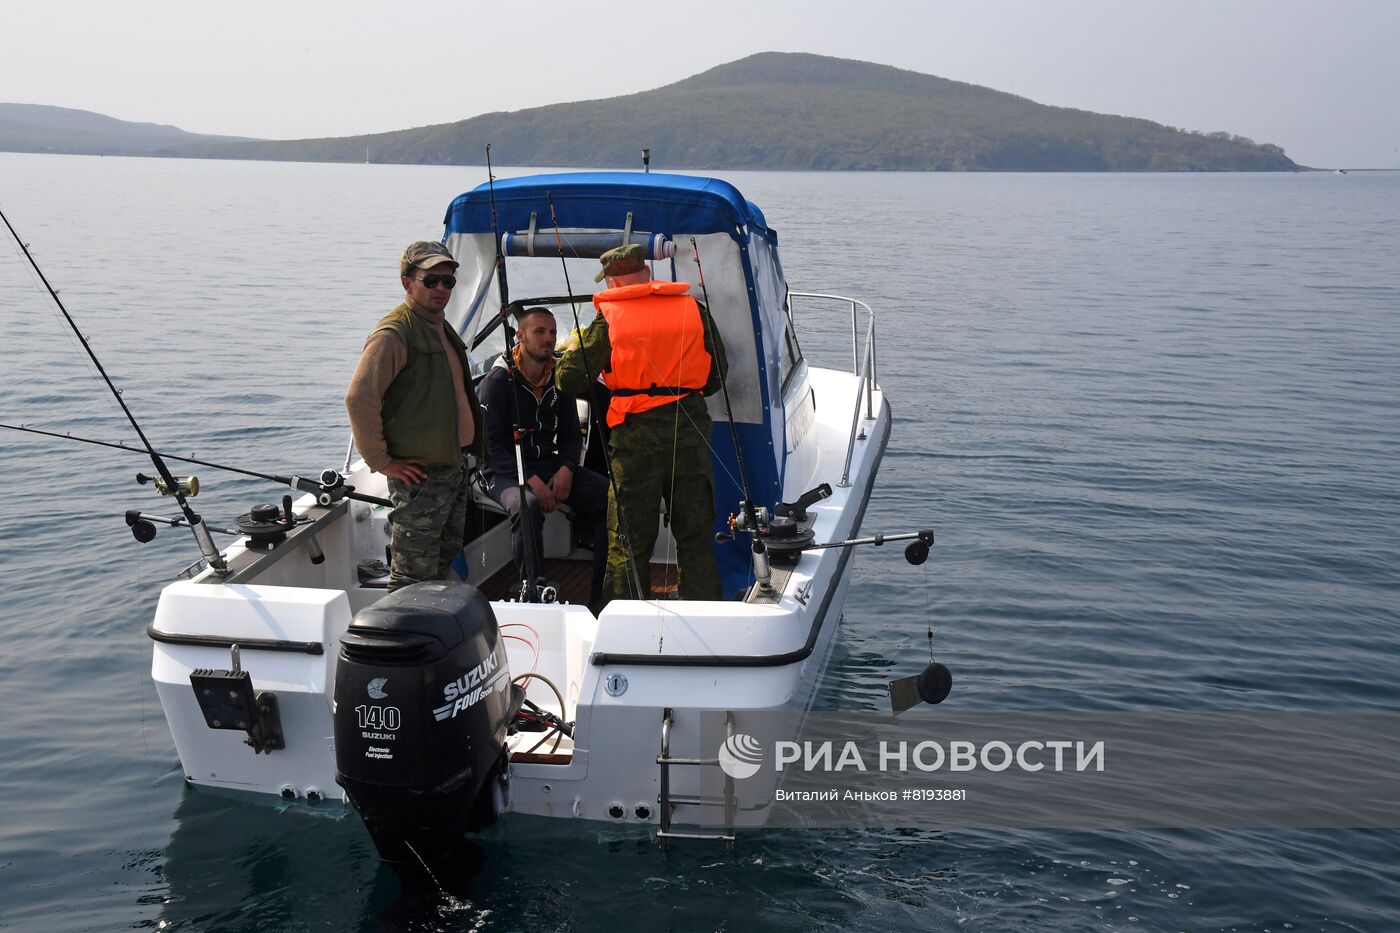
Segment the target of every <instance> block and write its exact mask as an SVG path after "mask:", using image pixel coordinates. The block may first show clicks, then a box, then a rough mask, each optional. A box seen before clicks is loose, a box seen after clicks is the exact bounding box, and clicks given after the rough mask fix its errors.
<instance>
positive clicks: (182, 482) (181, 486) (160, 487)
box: [136, 473, 199, 499]
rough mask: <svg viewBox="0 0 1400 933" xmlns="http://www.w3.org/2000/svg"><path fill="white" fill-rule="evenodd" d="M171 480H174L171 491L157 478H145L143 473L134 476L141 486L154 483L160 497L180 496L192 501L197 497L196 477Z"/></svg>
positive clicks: (180, 477) (197, 480)
mask: <svg viewBox="0 0 1400 933" xmlns="http://www.w3.org/2000/svg"><path fill="white" fill-rule="evenodd" d="M173 479H174V480H175V488H174V489H171V488H170V484H169V483H167V482H166V481H165V480H163V479H161V478H160V477H159V476H147V475H146V474H145V473H137V474H136V482H138V483H140V484H141V485H142V486H144V485H146V484H147V483H154V484H155V487H156V492H158V493H160V494H161V495H162V496H174V495H181V496H185V497H187V498H191V499H193V498H194V497H195V496H197V495H199V477H198V476H176V477H173Z"/></svg>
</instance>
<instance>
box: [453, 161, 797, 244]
mask: <svg viewBox="0 0 1400 933" xmlns="http://www.w3.org/2000/svg"><path fill="white" fill-rule="evenodd" d="M546 193H548V195H549V197H550V198H552V199H553V201H554V209H555V212H556V213H557V214H558V218H559V226H561V227H567V228H574V229H579V228H585V229H586V228H604V229H621V228H622V226H623V223H624V221H625V218H626V216H627V213H628V212H629V211H630V212H631V213H632V227H633V229H635V230H646V231H651V232H656V233H668V232H672V231H684V232H686V233H689V234H703V233H720V232H726V233H730V234H733V233H734V232H735V230H736V228H740V227H744V226H748V227H749V228H750V229H751V230H752V232H757V233H761V234H762V235H763V236H764V237H765V238H767V239H770V240H771V239H772V238H773V233H772V231H771V230H769V229H768V224H767V222H766V221H765V220H764V219H763V212H762V211H760V210H759V209H758V206H757V205H755V204H754V203H753V202H751V201H748V200H746V199H745V198H744V196H743V195H742V194H740V193H739V189H737V188H735V187H734V186H733V185H731V184H729V182H727V181H721V180H719V179H718V178H698V177H694V176H690V175H666V174H662V173H659V172H658V173H656V174H645V173H642V172H569V173H560V174H556V175H529V176H526V177H523V178H503V179H501V180H499V181H497V182H496V213H497V215H498V220H497V226H498V227H499V229H500V231H501V232H502V233H504V232H506V231H510V230H521V229H524V228H526V227H528V226H529V223H530V214H532V213H535V214H536V215H537V217H538V221H537V222H538V225H539V227H540V229H549V228H551V227H553V225H554V222H553V220H552V219H551V218H550V216H549V203H548V199H546V197H545V195H546ZM443 224H444V225H445V226H446V228H447V230H446V232H447V235H448V236H451V235H452V234H454V233H490V232H491V229H492V228H491V191H490V188H489V186H487V185H486V184H481V185H478V186H477V187H476V188H474V189H472V190H471V191H468V192H467V193H466V194H462V195H459V196H458V197H457V198H456V199H454V200H453V202H452V203H451V204H450V205H449V206H448V208H447V216H446V217H444V218H443Z"/></svg>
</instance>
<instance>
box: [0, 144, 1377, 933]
mask: <svg viewBox="0 0 1400 933" xmlns="http://www.w3.org/2000/svg"><path fill="white" fill-rule="evenodd" d="M727 177H729V178H730V179H731V180H732V181H734V182H735V183H736V184H738V185H739V187H740V188H741V189H742V190H743V191H744V192H745V193H746V194H747V195H748V196H749V197H750V198H752V199H753V200H755V201H756V202H758V203H759V204H761V205H762V206H763V208H764V210H765V212H766V213H767V215H768V217H769V219H770V220H771V222H772V223H773V224H774V225H775V226H776V227H777V228H778V229H779V230H780V231H781V234H782V237H783V257H784V264H785V268H786V271H787V273H788V278H789V281H790V283H791V284H792V285H793V287H794V288H798V289H807V290H817V291H835V292H844V293H850V294H855V295H860V296H866V297H868V299H869V300H870V301H871V303H872V304H873V305H874V306H875V308H876V310H877V312H878V313H879V326H880V334H881V337H882V341H881V343H880V363H881V381H882V383H883V384H884V387H885V389H886V391H887V392H888V393H889V396H890V397H891V400H892V403H893V406H894V411H895V414H896V424H895V430H894V434H893V437H892V440H891V446H890V450H889V453H888V455H887V457H886V461H885V465H884V467H883V469H882V472H881V476H880V481H879V483H878V485H877V490H876V496H875V499H874V501H873V502H872V504H871V507H870V510H869V513H868V514H867V518H866V523H865V530H866V531H867V532H873V531H900V530H906V529H908V528H911V527H917V526H931V527H933V528H935V529H936V531H937V534H938V544H937V545H936V547H935V549H934V556H933V558H932V559H931V560H930V561H929V563H928V564H926V565H925V566H924V567H923V568H911V567H909V566H907V565H906V564H904V563H903V562H902V561H901V560H899V559H898V555H897V553H887V552H878V551H867V552H865V553H863V554H862V555H861V557H860V559H859V561H858V563H857V565H856V577H855V580H854V585H853V589H852V595H851V598H850V600H849V601H848V604H847V607H846V613H845V619H844V622H843V624H842V629H841V631H840V634H839V636H838V640H837V644H836V647H835V652H834V656H833V659H832V662H831V667H830V671H829V675H828V677H827V679H826V681H825V683H824V687H823V691H822V697H821V702H822V704H823V705H824V706H827V707H832V708H841V709H867V708H868V709H874V708H877V707H879V706H881V705H883V704H884V702H885V700H884V685H885V683H886V682H887V681H888V680H889V679H891V678H893V677H898V676H904V675H907V674H910V673H914V672H916V671H917V670H918V668H919V667H920V665H921V664H922V663H923V659H924V658H925V657H926V650H927V649H926V645H925V639H924V632H925V629H926V627H927V626H929V625H932V627H933V628H934V630H935V632H936V646H937V649H938V652H939V655H940V657H941V658H942V659H943V660H945V661H947V662H948V663H949V664H950V665H951V667H952V668H953V673H954V677H955V681H956V682H955V687H954V692H953V696H952V697H951V698H950V700H949V701H948V702H949V703H950V704H955V705H956V706H957V707H958V708H961V709H967V710H996V709H1069V710H1073V709H1093V710H1119V709H1147V708H1156V709H1191V710H1195V709H1250V710H1311V709H1329V710H1385V711H1394V710H1396V709H1397V708H1398V707H1400V693H1397V687H1396V672H1397V670H1400V626H1398V625H1397V621H1400V620H1398V619H1397V615H1398V614H1397V604H1400V414H1397V413H1398V412H1400V380H1397V378H1396V373H1400V317H1398V316H1400V262H1397V261H1396V256H1397V255H1400V175H1393V174H1362V173H1353V174H1351V175H1348V176H1345V177H1340V176H1333V175H1323V174H1316V175H1312V174H1308V175H1284V176H1235V175H1222V176H1150V175H1121V176H1120V175H1044V176H1042V175H904V174H889V175H874V174H870V175H867V174H831V175H827V174H781V173H774V174H763V173H751V174H740V173H736V174H733V175H729V176H727ZM483 178H484V175H483V172H482V171H480V170H476V169H470V168H423V167H393V166H363V165H293V164H274V163H238V162H199V161H159V160H142V159H100V158H82V157H65V156H28V155H11V154H0V207H3V208H4V210H5V211H6V213H7V214H8V215H9V217H10V218H11V220H12V222H13V223H15V225H16V226H18V227H19V228H20V230H21V232H22V233H23V234H24V236H25V239H26V240H27V241H28V242H29V243H30V244H31V246H32V248H33V250H34V252H35V253H36V255H37V257H38V258H39V261H40V263H41V264H42V266H43V268H44V270H45V272H46V273H47V274H48V276H49V278H50V279H51V280H52V281H53V282H54V284H55V286H56V287H58V288H60V289H61V290H62V293H63V297H64V299H65V301H66V302H67V303H68V305H69V308H70V310H71V311H72V312H73V314H74V316H75V317H76V318H77V319H78V321H79V323H80V325H81V327H82V329H83V331H84V333H86V334H87V335H88V336H89V338H90V339H91V341H92V344H93V346H94V347H96V349H97V351H98V353H99V356H100V358H101V359H102V361H103V363H104V364H105V365H106V366H107V367H108V370H109V372H110V373H111V375H112V376H113V378H114V379H115V380H116V381H117V383H118V384H119V385H120V386H122V387H123V388H124V390H125V397H126V399H127V400H128V402H129V403H130V404H131V406H132V407H133V408H134V410H135V411H136V413H137V415H138V417H139V418H140V419H141V420H142V423H143V426H144V427H145V428H146V430H147V432H148V433H149V435H150V436H151V438H152V439H153V441H154V442H155V443H157V445H159V446H161V447H163V448H164V449H166V450H168V451H171V452H176V453H180V452H183V453H190V452H194V453H195V455H196V456H203V457H206V458H209V459H213V460H216V461H221V462H228V463H233V464H239V465H246V466H251V467H252V468H254V469H264V470H267V471H270V472H278V473H286V472H297V471H306V470H316V469H320V468H322V467H324V466H333V465H338V464H339V462H340V461H341V460H342V459H343V457H344V452H345V443H346V440H347V434H348V431H347V427H346V424H345V417H344V413H343V410H342V408H341V405H340V394H341V392H342V390H343V386H344V382H345V379H346V377H347V375H348V372H349V369H350V367H351V366H352V365H353V361H354V359H355V357H356V354H357V352H358V348H359V346H360V343H361V341H362V339H363V336H364V333H365V331H366V329H367V327H368V326H369V325H370V324H371V323H372V322H373V321H374V320H375V319H376V318H377V316H378V314H379V313H381V312H382V310H383V309H385V308H387V307H389V306H391V305H392V304H393V303H394V302H396V301H397V300H398V294H396V289H397V279H396V275H395V270H394V268H393V263H394V260H395V258H396V256H397V253H398V250H400V249H401V248H402V245H403V243H405V242H407V241H408V240H411V239H416V238H423V237H434V236H437V235H438V234H439V233H440V230H441V228H440V218H441V216H442V213H443V210H444V208H445V206H446V205H447V203H448V201H449V200H450V198H451V197H452V196H454V195H455V194H457V193H459V192H460V191H463V190H466V189H467V188H470V187H473V186H475V185H476V184H477V183H478V182H480V181H481V180H483ZM799 326H801V327H802V328H803V329H802V334H803V344H804V349H805V350H806V351H807V354H808V356H809V358H814V359H815V360H816V361H818V362H821V361H826V362H827V363H828V364H830V365H845V363H846V362H847V361H848V359H849V357H848V353H849V349H848V340H849V336H848V333H847V332H845V331H843V330H842V327H841V325H840V323H839V322H837V321H834V320H822V319H818V318H810V319H808V320H805V321H800V322H799ZM0 340H3V343H4V346H5V350H6V353H5V362H4V378H3V380H0V420H4V421H8V422H24V423H27V424H31V425H35V426H40V427H44V428H48V429H54V430H66V431H72V432H74V433H76V434H82V435H86V436H93V437H98V438H101V439H105V440H113V441H116V440H129V439H130V438H131V436H132V435H131V432H130V429H129V428H127V427H125V425H124V421H123V419H122V417H121V415H120V412H119V411H118V409H117V408H116V406H115V404H114V403H113V401H112V399H111V398H110V396H108V395H107V393H106V389H105V387H104V386H103V385H102V384H101V382H100V380H99V378H98V376H97V375H96V373H95V371H94V370H93V368H92V366H91V365H90V364H89V363H87V362H86V361H85V358H84V355H83V354H82V352H81V348H80V347H79V346H78V344H77V342H76V340H75V339H74V338H72V336H71V335H70V334H69V333H68V332H67V330H66V325H64V324H63V322H62V320H61V318H60V317H59V315H58V313H57V311H55V310H54V309H53V308H52V305H51V304H50V302H49V301H48V299H47V297H46V296H45V295H44V294H43V292H42V291H41V289H40V287H39V285H38V283H37V281H36V280H35V279H34V276H33V275H32V274H31V273H30V272H29V271H28V269H27V266H26V264H25V263H24V261H23V258H22V256H21V255H20V254H19V251H18V250H17V249H15V248H12V247H11V246H9V245H7V246H3V247H0ZM843 341H844V342H843ZM0 434H3V435H4V436H3V437H0V471H3V474H4V475H5V476H6V477H7V480H8V488H9V490H10V492H9V494H8V495H7V497H6V502H5V504H4V506H3V507H0V567H3V580H4V589H3V592H0V611H2V612H3V616H4V626H3V628H4V632H5V647H4V650H3V651H0V685H2V686H3V695H4V698H5V702H4V704H3V707H0V708H3V710H4V713H3V718H0V748H3V754H2V755H0V929H5V930H56V929H62V930H111V929H121V928H132V927H140V928H157V929H186V930H312V929H317V930H321V929H327V930H350V929H365V930H381V929H412V930H475V929H491V930H496V929H500V930H546V929H564V930H593V929H599V930H604V929H614V928H616V927H617V926H618V925H619V923H620V922H621V924H622V925H624V926H627V927H630V928H636V929H674V930H712V929H732V930H745V929H775V930H809V929H813V928H817V929H858V930H890V929H978V930H1040V929H1046V928H1052V929H1074V930H1080V929H1083V930H1106V929H1143V930H1214V929H1220V930H1285V929H1297V930H1388V929H1396V928H1400V894H1397V892H1398V891H1400V867H1397V866H1400V831H1369V832H1362V831H1344V830H1329V831H1288V832H1284V831H1248V832H1246V831H1219V832H1205V831H1172V830H1162V831H1151V832H1146V831H1138V832H1128V831H1123V832H1112V833H1103V832H1093V833H1091V832H1024V831H1009V830H1008V831H984V832H966V831H958V832H943V831H936V830H909V829H899V828H891V829H889V830H887V831H853V830H841V831H826V832H816V831H807V832H797V831H766V832H759V833H752V834H749V835H746V836H744V837H743V838H742V839H741V840H740V844H739V847H738V850H737V852H736V854H735V855H733V856H731V857H725V856H724V855H722V854H721V853H720V852H719V851H718V850H717V849H715V848H712V847H709V846H707V845H704V844H697V845H687V846H681V847H680V848H679V850H678V851H674V852H672V853H670V854H669V855H667V856H662V855H661V854H659V853H658V852H657V851H656V849H655V847H654V845H653V844H652V843H650V842H649V841H647V840H646V839H644V838H639V837H637V836H636V835H634V834H628V833H614V832H611V831H610V830H606V829H603V830H599V829H597V828H588V827H584V828H582V829H580V828H577V827H555V826H552V825H540V823H539V822H538V821H536V822H529V821H520V820H516V821H512V822H509V823H508V824H507V825H505V826H503V827H501V828H498V829H497V830H495V831H493V832H492V833H491V834H490V835H489V836H488V837H487V838H486V839H485V840H484V847H483V853H482V862H481V866H480V868H479V871H478V872H477V873H476V874H474V875H473V876H471V877H470V878H463V879H458V881H457V883H455V884H454V885H452V887H453V888H454V894H453V895H451V896H447V897H444V896H442V895H440V894H438V893H437V892H435V891H417V890H405V889H404V888H402V887H401V885H400V882H399V880H398V879H397V877H396V876H395V875H394V874H393V873H392V872H391V871H389V870H387V869H384V868H382V867H381V866H380V865H379V864H378V862H377V861H376V859H375V857H374V854H373V849H372V846H371V845H370V843H369V840H368V837H367V836H366V835H365V833H364V831H363V830H362V829H361V827H360V826H359V824H358V821H356V820H353V819H352V820H340V821H335V820H329V819H324V818H316V817H313V816H309V815H306V814H304V813H299V812H287V813H278V812H275V811H274V810H271V809H266V808H263V807H258V806H252V805H248V804H243V803H236V802H230V801H224V800H221V799H218V798H214V797H210V796H207V795H201V794H193V793H190V792H188V791H186V789H185V788H184V786H183V782H182V780H181V773H180V768H179V763H178V760H177V758H176V755H175V752H174V748H173V746H172V744H171V741H170V736H169V733H168V732H167V730H166V727H165V724H164V720H163V718H162V716H161V713H160V707H159V703H158V701H157V699H156V696H155V692H154V688H153V687H152V684H151V681H150V676H149V658H150V643H149V641H148V640H147V638H146V636H145V633H144V628H145V625H146V623H147V621H148V620H149V618H150V616H151V613H152V611H153V609H154V606H155V600H156V597H157V594H158V591H159V589H160V587H161V586H162V585H163V584H164V583H165V582H166V581H167V580H168V579H170V577H171V575H172V573H173V571H175V570H176V569H178V568H179V567H180V566H183V565H184V564H185V563H187V562H188V561H190V560H192V559H193V558H194V556H195V554H194V550H193V547H192V545H191V543H190V541H189V539H188V537H187V536H186V535H184V534H183V533H178V532H173V531H169V530H167V531H165V532H163V533H162V534H161V535H160V537H158V538H157V540H156V541H155V542H154V543H153V544H150V545H146V546H144V547H143V546H138V545H137V544H135V543H134V542H133V541H132V540H131V538H130V537H129V535H128V533H127V530H126V528H125V525H124V524H123V522H122V519H121V515H122V512H123V511H124V510H126V509H128V508H137V507H140V508H144V509H147V510H149V511H157V512H158V511H160V503H159V502H157V501H156V500H153V499H152V498H151V496H150V493H149V492H148V491H147V490H144V489H142V488H141V487H138V486H137V485H136V484H135V483H134V482H133V480H132V477H133V475H134V474H135V473H136V472H137V471H138V470H142V469H146V468H148V466H149V465H148V464H147V463H145V462H143V461H142V460H141V459H140V458H138V457H132V456H129V455H126V454H120V453H116V452H109V451H103V450H99V449H97V448H92V447H86V446H83V445H79V444H70V443H65V442H62V441H57V440H53V441H50V440H45V439H41V438H31V437H27V436H23V435H19V434H15V433H13V432H3V431H0ZM201 473H202V474H203V476H202V478H203V479H205V481H206V483H208V484H209V486H210V487H211V489H210V490H209V492H206V493H205V494H203V495H201V497H200V499H199V500H197V501H198V502H199V503H200V505H201V511H203V512H204V513H205V514H207V515H208V516H209V517H210V518H211V520H214V521H216V523H217V522H226V521H229V520H231V519H232V517H233V516H234V515H235V514H237V513H238V512H240V511H244V510H246V507H247V506H248V505H249V504H251V503H252V502H253V501H257V500H259V499H265V498H267V496H268V495H269V493H270V492H271V490H270V488H269V487H268V486H266V485H265V484H262V483H260V482H259V481H256V480H244V479H237V478H230V477H229V476H224V475H219V474H215V473H211V472H209V471H201ZM167 511H173V510H167ZM1300 753H1305V752H1300Z"/></svg>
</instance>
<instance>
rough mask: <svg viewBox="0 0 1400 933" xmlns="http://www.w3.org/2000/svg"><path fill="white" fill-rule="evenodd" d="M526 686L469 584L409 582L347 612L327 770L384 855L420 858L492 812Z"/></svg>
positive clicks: (443, 852) (431, 856) (440, 850)
mask: <svg viewBox="0 0 1400 933" xmlns="http://www.w3.org/2000/svg"><path fill="white" fill-rule="evenodd" d="M523 696H524V693H523V691H521V690H520V688H519V687H516V686H513V685H512V684H511V680H510V670H509V668H508V666H507V664H506V649H505V644H504V642H502V641H501V640H500V636H499V634H498V632H497V630H496V617H495V615H494V614H493V613H492V611H491V604H490V603H489V602H487V600H486V597H485V596H483V595H481V593H480V592H479V591H478V590H477V589H476V587H474V586H469V585H467V584H465V583H438V582H432V583H415V584H413V585H412V586H406V587H404V588H402V589H400V590H396V591H394V592H393V593H390V594H389V595H387V596H385V597H384V598H383V599H382V600H380V601H379V602H378V603H376V604H375V605H373V606H370V607H369V608H367V609H364V610H362V611H361V612H360V613H359V614H358V615H356V616H355V621H354V622H352V623H351V625H350V628H349V629H348V630H347V631H346V633H345V634H344V635H343V636H341V639H340V656H339V659H338V661H337V663H336V671H335V779H336V782H337V783H338V784H340V786H341V787H343V788H345V795H346V797H347V798H348V799H349V801H350V803H351V804H352V805H353V806H354V807H355V809H356V811H358V812H359V814H360V817H361V818H362V819H363V820H364V821H365V826H366V827H367V828H368V829H369V833H370V836H371V837H372V838H373V839H374V845H375V847H376V848H377V849H378V850H379V855H380V858H382V859H384V860H385V861H386V862H392V863H399V864H409V865H417V864H420V863H421V864H422V865H424V866H425V867H426V866H428V865H431V864H433V863H434V862H437V861H440V860H441V859H443V858H445V857H447V856H448V855H450V854H452V852H453V851H454V850H456V849H457V848H458V847H460V846H461V845H462V844H463V842H464V839H463V834H465V833H467V832H471V831H475V830H478V829H482V828H484V827H486V826H489V825H491V824H492V823H494V822H495V819H496V816H497V814H498V812H499V809H500V806H501V805H502V803H501V801H503V799H504V791H505V787H506V780H507V758H508V755H507V752H506V748H505V739H506V727H507V725H509V723H510V721H511V720H512V719H513V718H514V716H515V713H516V711H517V710H518V709H519V708H520V703H521V699H522V698H523Z"/></svg>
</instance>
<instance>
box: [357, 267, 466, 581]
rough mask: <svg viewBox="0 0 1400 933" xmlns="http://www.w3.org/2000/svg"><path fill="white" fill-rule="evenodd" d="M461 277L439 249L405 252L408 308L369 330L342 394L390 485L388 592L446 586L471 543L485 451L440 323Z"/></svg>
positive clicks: (457, 360) (361, 443) (360, 439)
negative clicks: (475, 469) (472, 479)
mask: <svg viewBox="0 0 1400 933" xmlns="http://www.w3.org/2000/svg"><path fill="white" fill-rule="evenodd" d="M456 271H457V261H456V260H454V259H453V258H452V254H451V253H450V252H448V250H447V247H446V246H443V245H442V244H441V243H434V242H431V241H427V240H419V241H417V242H415V243H410V244H409V245H408V248H406V249H405V250H404V251H403V256H401V257H400V258H399V280H400V282H401V283H402V284H403V289H404V300H403V304H401V305H399V306H398V307H397V308H395V309H394V310H392V311H390V312H389V313H388V314H386V315H385V316H384V317H383V318H381V319H380V321H379V323H378V324H376V325H375V326H374V329H373V330H372V331H370V334H369V338H368V339H367V340H366V341H365V348H364V352H363V353H362V354H361V355H360V362H359V365H358V366H357V367H356V368H355V374H354V376H352V377H351V379H350V387H349V388H348V389H347V390H346V392H345V408H346V410H347V411H348V412H349V413H350V428H351V431H352V432H353V433H354V435H355V446H356V447H357V448H358V449H359V451H360V454H361V456H363V457H364V458H365V463H367V464H369V467H370V469H372V470H375V471H376V472H379V473H383V474H384V475H385V476H386V477H388V480H389V499H390V500H391V501H392V502H393V503H394V509H393V511H391V512H390V513H389V529H390V538H389V559H390V560H389V573H390V583H389V588H390V589H398V588H399V587H401V586H407V585H408V584H410V583H419V582H422V581H424V580H443V579H447V576H448V569H449V568H450V567H451V566H452V562H453V561H455V560H456V559H457V555H458V554H460V553H461V551H462V543H463V539H464V538H465V537H466V527H467V505H468V503H469V501H470V498H471V489H470V486H469V485H468V483H467V457H466V455H467V454H468V453H473V454H475V455H476V456H477V457H481V456H483V452H484V451H483V447H484V445H483V438H484V437H485V431H484V429H483V427H482V412H481V404H480V403H479V402H478V401H477V399H476V393H475V392H474V391H472V383H471V378H470V376H471V367H470V365H469V364H468V362H467V348H466V346H465V345H464V344H463V343H462V338H461V337H460V336H459V335H458V334H457V331H456V329H455V328H453V327H451V326H450V325H446V324H444V312H445V310H446V308H447V303H448V301H449V300H450V299H451V298H452V289H453V288H454V287H455V286H456V284H457V279H456V276H455V275H454V273H455V272H456Z"/></svg>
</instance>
